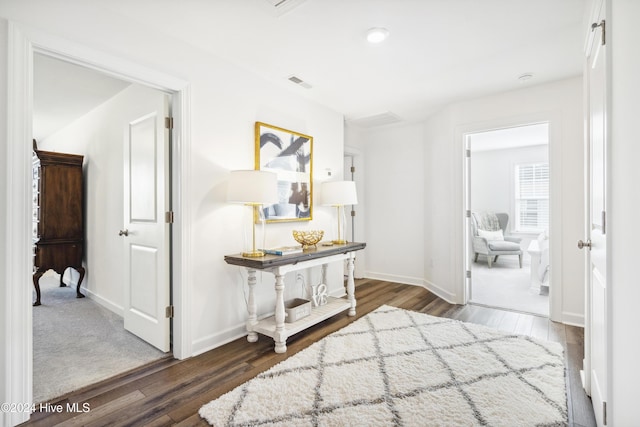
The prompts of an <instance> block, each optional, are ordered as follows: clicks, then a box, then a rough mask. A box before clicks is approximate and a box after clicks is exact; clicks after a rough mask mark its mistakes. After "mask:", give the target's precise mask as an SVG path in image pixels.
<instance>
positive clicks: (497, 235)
mask: <svg viewBox="0 0 640 427" xmlns="http://www.w3.org/2000/svg"><path fill="white" fill-rule="evenodd" d="M478 236H480V237H484V238H485V239H487V240H504V235H503V234H502V230H496V231H487V230H481V229H478Z"/></svg>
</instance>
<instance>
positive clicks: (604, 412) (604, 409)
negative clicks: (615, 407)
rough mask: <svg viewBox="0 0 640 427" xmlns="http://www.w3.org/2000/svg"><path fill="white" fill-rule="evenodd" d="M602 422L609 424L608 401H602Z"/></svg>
mask: <svg viewBox="0 0 640 427" xmlns="http://www.w3.org/2000/svg"><path fill="white" fill-rule="evenodd" d="M602 424H604V425H605V426H606V425H607V402H602Z"/></svg>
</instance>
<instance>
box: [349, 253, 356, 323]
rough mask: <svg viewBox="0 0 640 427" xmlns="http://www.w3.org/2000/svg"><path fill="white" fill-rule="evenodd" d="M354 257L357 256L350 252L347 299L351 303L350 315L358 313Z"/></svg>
mask: <svg viewBox="0 0 640 427" xmlns="http://www.w3.org/2000/svg"><path fill="white" fill-rule="evenodd" d="M354 259H355V256H354V254H353V252H352V253H350V254H349V258H347V300H348V301H349V302H350V303H351V307H349V312H348V313H347V314H348V315H349V316H355V315H356V294H355V292H356V285H355V282H354V279H353V271H354V264H353V262H354Z"/></svg>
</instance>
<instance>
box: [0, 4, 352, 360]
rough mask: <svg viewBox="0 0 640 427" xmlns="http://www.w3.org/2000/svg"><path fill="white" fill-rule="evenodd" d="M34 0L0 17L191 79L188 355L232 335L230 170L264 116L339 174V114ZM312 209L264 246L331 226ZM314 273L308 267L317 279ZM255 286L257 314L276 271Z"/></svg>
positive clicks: (95, 18) (239, 311)
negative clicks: (305, 141) (305, 138)
mask: <svg viewBox="0 0 640 427" xmlns="http://www.w3.org/2000/svg"><path fill="white" fill-rule="evenodd" d="M37 3H38V6H37V7H38V8H39V9H38V10H39V13H37V14H34V13H32V11H33V8H34V7H36V6H34V4H33V2H32V3H30V4H29V5H23V4H19V3H12V4H9V5H7V7H6V8H3V12H2V13H3V14H6V15H5V16H8V17H12V18H15V19H16V20H18V21H21V22H22V23H24V24H25V25H28V26H29V27H30V30H32V31H37V32H38V33H39V34H42V36H41V37H42V39H43V40H52V41H54V42H55V41H57V40H58V38H61V39H62V40H65V41H70V43H67V44H68V45H74V44H77V45H79V46H80V47H81V48H79V49H78V50H79V51H83V52H84V51H86V50H87V49H89V50H93V51H96V52H102V53H104V54H105V55H110V56H112V57H114V58H122V59H123V60H125V61H130V62H133V63H137V64H141V65H142V66H144V67H146V68H149V69H153V70H157V71H159V72H161V73H163V74H166V75H171V76H175V77H177V78H179V79H182V80H184V81H187V82H189V84H190V87H191V93H192V97H191V103H190V109H191V117H190V123H189V124H190V131H191V135H190V136H191V158H190V159H188V165H189V167H188V170H187V171H186V172H185V173H187V174H189V175H190V182H191V184H192V186H191V189H190V191H191V192H190V194H188V195H187V196H186V197H187V200H188V203H189V204H190V207H191V209H190V211H191V217H190V218H183V220H184V221H185V223H187V224H188V228H189V229H190V230H191V234H190V235H189V236H188V242H189V248H187V252H188V253H190V254H191V257H190V259H189V260H188V265H184V266H183V268H185V269H187V270H189V271H191V272H192V274H191V277H192V278H193V282H192V283H185V284H183V286H188V287H189V291H190V294H191V303H190V305H189V306H188V307H187V315H189V316H190V322H189V323H190V324H191V326H192V336H191V337H189V338H188V341H189V342H190V343H191V344H192V348H193V352H194V353H199V352H203V351H206V350H207V349H209V348H212V347H215V346H218V345H221V344H222V343H224V342H226V341H228V340H231V339H234V338H236V337H238V336H239V335H240V334H242V331H243V329H244V322H245V320H246V307H245V300H244V291H243V283H244V277H243V276H242V273H241V270H240V269H239V268H238V267H232V266H228V265H226V264H225V263H224V261H223V256H224V255H225V254H229V253H237V252H239V251H240V249H241V242H240V239H241V233H240V231H241V223H240V221H241V218H242V216H241V215H240V214H239V212H240V209H241V208H240V207H238V206H233V205H229V204H228V203H226V182H227V177H228V173H229V171H230V170H234V169H252V168H253V162H254V134H253V132H254V122H255V121H263V122H266V123H269V124H273V125H277V126H280V127H284V128H287V129H292V130H295V131H298V132H301V133H304V134H308V135H312V136H313V137H314V153H313V154H314V159H313V161H314V165H313V168H314V171H322V170H324V169H326V168H329V169H331V170H333V171H337V173H336V175H335V176H334V177H333V179H340V178H341V177H342V167H343V146H344V142H343V139H344V129H343V128H344V126H343V117H342V115H341V114H339V113H337V112H335V111H332V110H329V109H327V108H326V107H324V106H320V105H318V104H316V103H313V102H310V101H308V100H306V99H304V98H303V97H302V96H299V95H297V94H294V93H292V92H291V91H288V90H284V89H282V88H280V87H278V86H274V85H271V84H268V83H267V82H266V81H263V80H262V79H260V78H258V77H256V76H255V75H254V74H253V73H251V72H249V71H246V70H243V69H239V68H237V67H235V66H233V65H231V64H229V63H226V62H225V61H222V60H220V59H218V58H216V57H214V56H212V55H210V54H208V53H206V52H203V51H200V50H198V49H195V48H193V47H191V46H189V45H186V44H184V43H182V42H180V41H177V40H174V39H171V38H168V37H165V36H164V35H162V34H158V33H154V32H152V31H148V29H145V28H140V26H139V25H137V24H133V23H131V22H128V21H127V20H126V19H125V18H122V17H121V16H117V15H113V14H110V13H101V14H95V13H92V11H91V10H86V9H83V8H84V7H85V6H83V5H82V4H74V5H73V7H69V8H66V7H63V6H61V5H60V4H56V5H55V6H51V5H50V4H48V3H47V2H37ZM80 17H81V18H80ZM34 28H35V30H34ZM132 40H135V43H132V42H131V41H132ZM5 117H6V116H3V119H2V120H3V123H4V122H5V120H6V119H5ZM90 173H91V172H90ZM319 180H320V178H316V179H315V180H314V181H317V182H314V193H317V191H318V190H319V185H318V183H319ZM178 214H179V213H178ZM313 215H314V220H313V221H311V222H305V223H287V224H270V225H268V226H267V236H268V238H267V244H268V245H278V244H285V243H289V244H290V243H293V238H292V236H291V230H292V229H295V228H320V229H329V225H330V220H331V211H330V209H329V208H325V207H322V206H314V213H313ZM341 277H342V268H341V267H340V266H331V268H330V269H329V278H330V280H333V283H336V284H338V286H337V288H334V289H332V290H333V291H335V292H340V291H341ZM318 279H319V273H318V272H315V273H314V280H318ZM93 280H95V272H94V277H93ZM288 281H289V282H292V281H293V280H292V279H290V278H289V279H288ZM257 289H258V295H257V299H258V310H259V313H260V314H267V313H268V312H270V311H273V306H274V301H275V298H274V292H273V276H271V275H270V274H266V273H265V274H264V275H262V276H260V277H259V284H258V287H257ZM288 291H289V292H288V293H287V294H286V295H285V298H287V297H289V296H291V294H293V293H294V292H295V293H296V295H297V293H299V292H300V289H294V288H293V287H291V286H290V289H289V290H288Z"/></svg>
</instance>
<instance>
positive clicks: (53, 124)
mask: <svg viewBox="0 0 640 427" xmlns="http://www.w3.org/2000/svg"><path fill="white" fill-rule="evenodd" d="M127 86H129V83H127V82H123V81H121V80H117V79H113V78H111V77H109V76H107V75H106V74H101V73H98V72H96V71H93V70H90V69H88V68H85V67H80V66H78V65H74V64H71V63H68V62H63V61H60V60H57V59H54V58H51V57H48V56H44V55H40V54H35V55H34V58H33V137H34V138H35V140H36V141H41V140H43V139H45V138H46V137H47V136H49V135H51V134H53V133H54V132H56V131H58V130H60V129H61V128H62V127H64V126H65V125H67V124H69V123H72V122H73V121H74V120H77V119H78V118H80V117H82V116H83V115H85V114H86V113H88V112H89V111H91V110H93V109H94V108H95V107H97V106H98V105H100V104H102V103H104V102H105V101H107V100H108V99H109V98H112V97H113V96H114V95H115V94H117V93H118V92H120V91H121V90H123V89H124V88H126V87H127Z"/></svg>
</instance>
